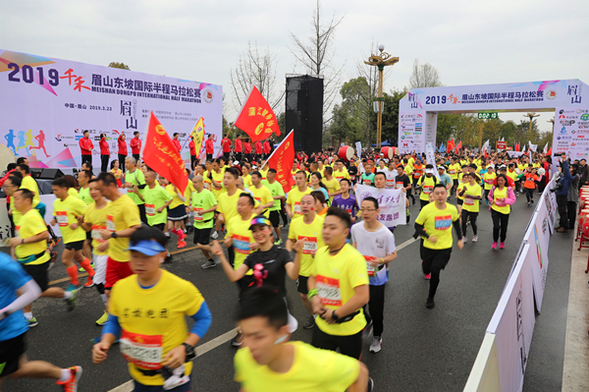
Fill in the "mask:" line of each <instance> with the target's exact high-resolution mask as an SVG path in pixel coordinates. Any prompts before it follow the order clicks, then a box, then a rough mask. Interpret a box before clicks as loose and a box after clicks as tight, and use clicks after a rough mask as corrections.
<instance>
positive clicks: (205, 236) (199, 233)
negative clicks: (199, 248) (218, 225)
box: [192, 227, 213, 245]
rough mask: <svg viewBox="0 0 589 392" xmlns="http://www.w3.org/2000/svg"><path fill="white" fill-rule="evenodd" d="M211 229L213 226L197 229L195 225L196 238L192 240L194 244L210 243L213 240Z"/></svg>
mask: <svg viewBox="0 0 589 392" xmlns="http://www.w3.org/2000/svg"><path fill="white" fill-rule="evenodd" d="M211 230H213V228H212V227H209V228H207V229H197V228H196V227H194V238H193V240H192V242H193V243H194V244H201V245H208V244H209V243H210V242H211Z"/></svg>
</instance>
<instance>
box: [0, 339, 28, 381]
mask: <svg viewBox="0 0 589 392" xmlns="http://www.w3.org/2000/svg"><path fill="white" fill-rule="evenodd" d="M26 334H27V333H26V332H25V333H23V334H21V335H18V336H16V337H14V338H12V339H8V340H4V341H1V342H0V378H2V377H6V376H8V375H10V374H12V373H14V372H16V371H17V370H18V369H19V367H20V358H21V357H22V356H23V355H24V353H25V351H26V348H27V347H26V342H25V335H26Z"/></svg>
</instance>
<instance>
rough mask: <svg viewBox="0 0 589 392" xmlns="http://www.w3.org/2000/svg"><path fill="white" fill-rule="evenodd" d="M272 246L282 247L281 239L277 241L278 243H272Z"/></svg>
mask: <svg viewBox="0 0 589 392" xmlns="http://www.w3.org/2000/svg"><path fill="white" fill-rule="evenodd" d="M274 245H276V246H280V245H282V239H279V240H278V241H276V242H274Z"/></svg>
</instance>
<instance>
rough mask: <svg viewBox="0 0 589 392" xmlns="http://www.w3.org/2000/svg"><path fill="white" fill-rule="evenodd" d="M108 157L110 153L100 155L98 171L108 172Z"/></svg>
mask: <svg viewBox="0 0 589 392" xmlns="http://www.w3.org/2000/svg"><path fill="white" fill-rule="evenodd" d="M109 159H110V155H100V171H101V172H102V173H108V160H109ZM119 167H120V166H119Z"/></svg>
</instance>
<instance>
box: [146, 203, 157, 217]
mask: <svg viewBox="0 0 589 392" xmlns="http://www.w3.org/2000/svg"><path fill="white" fill-rule="evenodd" d="M145 213H146V214H147V215H149V216H155V205H153V204H145Z"/></svg>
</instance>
